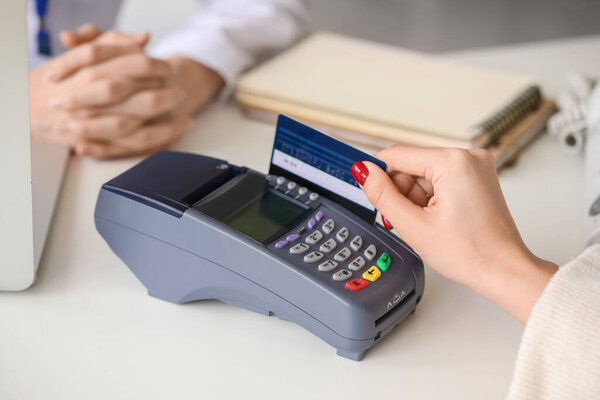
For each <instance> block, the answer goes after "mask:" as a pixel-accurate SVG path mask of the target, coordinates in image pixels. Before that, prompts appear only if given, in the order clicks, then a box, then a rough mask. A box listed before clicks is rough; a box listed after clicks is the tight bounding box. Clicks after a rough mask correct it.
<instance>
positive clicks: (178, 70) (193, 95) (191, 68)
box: [168, 57, 225, 114]
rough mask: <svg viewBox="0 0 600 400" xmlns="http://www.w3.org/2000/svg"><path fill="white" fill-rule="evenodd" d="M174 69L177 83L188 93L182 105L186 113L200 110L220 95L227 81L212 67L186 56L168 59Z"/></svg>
mask: <svg viewBox="0 0 600 400" xmlns="http://www.w3.org/2000/svg"><path fill="white" fill-rule="evenodd" d="M168 61H169V64H171V68H172V69H173V75H174V80H175V84H176V85H178V86H179V87H180V88H181V89H183V91H184V92H185V93H186V101H185V104H184V105H183V106H182V111H183V112H184V113H188V114H192V113H195V112H197V111H199V110H200V109H201V108H202V107H204V106H205V105H206V104H207V103H209V102H210V101H211V100H212V99H213V98H214V97H216V96H217V95H218V93H219V92H220V91H221V89H222V88H223V86H224V85H225V81H224V80H223V78H222V77H221V75H219V74H218V73H217V72H215V71H213V70H212V69H210V68H208V67H206V66H204V65H202V64H200V63H198V62H196V61H194V60H192V59H189V58H185V57H173V58H171V59H169V60H168Z"/></svg>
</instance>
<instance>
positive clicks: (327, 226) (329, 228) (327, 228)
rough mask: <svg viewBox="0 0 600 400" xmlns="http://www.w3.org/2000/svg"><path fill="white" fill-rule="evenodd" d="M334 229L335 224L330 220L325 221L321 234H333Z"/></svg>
mask: <svg viewBox="0 0 600 400" xmlns="http://www.w3.org/2000/svg"><path fill="white" fill-rule="evenodd" d="M334 228H335V222H333V220H332V219H331V218H330V219H328V220H327V221H325V223H324V224H323V226H322V229H323V232H325V234H326V235H329V234H330V233H331V232H333V229H334Z"/></svg>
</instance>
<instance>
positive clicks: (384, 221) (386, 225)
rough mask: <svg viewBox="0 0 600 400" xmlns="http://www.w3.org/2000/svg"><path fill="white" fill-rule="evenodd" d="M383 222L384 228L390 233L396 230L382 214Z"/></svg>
mask: <svg viewBox="0 0 600 400" xmlns="http://www.w3.org/2000/svg"><path fill="white" fill-rule="evenodd" d="M381 222H383V226H384V227H385V229H387V230H388V231H391V230H392V229H394V227H393V226H392V224H390V221H388V220H387V218H386V217H384V216H383V214H381Z"/></svg>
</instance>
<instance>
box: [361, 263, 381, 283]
mask: <svg viewBox="0 0 600 400" xmlns="http://www.w3.org/2000/svg"><path fill="white" fill-rule="evenodd" d="M380 276H381V271H380V270H379V268H377V267H376V266H374V265H373V266H372V267H371V268H369V269H368V270H366V271H365V272H364V273H363V278H365V279H366V280H368V281H371V282H375V281H376V280H377V279H379V277H380Z"/></svg>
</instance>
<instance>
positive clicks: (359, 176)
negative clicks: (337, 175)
mask: <svg viewBox="0 0 600 400" xmlns="http://www.w3.org/2000/svg"><path fill="white" fill-rule="evenodd" d="M351 171H352V176H353V177H354V179H356V181H357V182H358V183H360V184H361V185H364V184H365V181H366V180H367V176H369V169H368V168H367V166H366V165H365V164H364V163H363V162H362V161H357V162H355V163H354V164H353V165H352V168H351Z"/></svg>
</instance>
